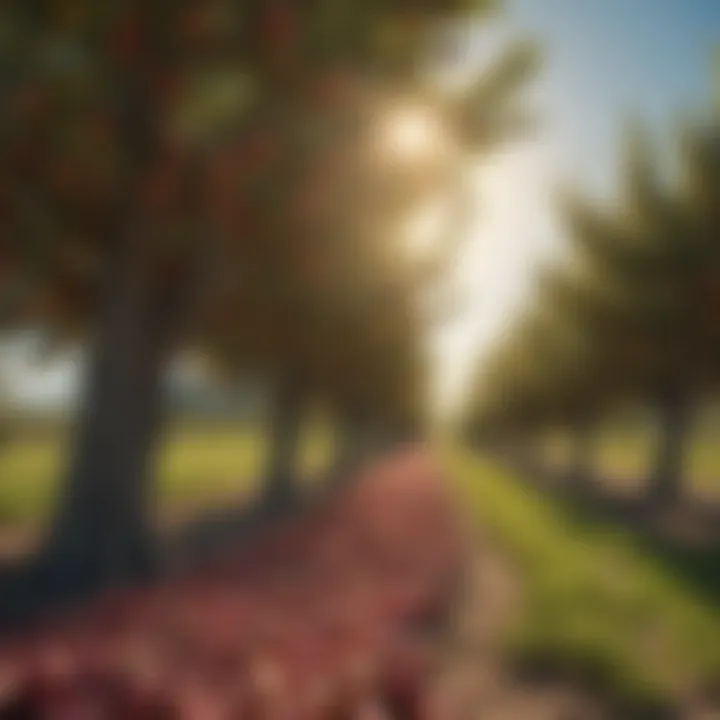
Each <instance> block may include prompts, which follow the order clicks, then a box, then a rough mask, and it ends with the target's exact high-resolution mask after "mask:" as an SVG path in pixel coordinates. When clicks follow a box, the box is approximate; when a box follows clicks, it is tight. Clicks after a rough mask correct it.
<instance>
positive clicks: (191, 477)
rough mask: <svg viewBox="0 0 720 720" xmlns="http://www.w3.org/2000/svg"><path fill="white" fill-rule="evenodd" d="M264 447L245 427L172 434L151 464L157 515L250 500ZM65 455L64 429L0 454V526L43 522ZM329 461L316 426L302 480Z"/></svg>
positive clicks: (307, 442) (304, 455) (307, 440)
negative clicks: (157, 497) (154, 474)
mask: <svg viewBox="0 0 720 720" xmlns="http://www.w3.org/2000/svg"><path fill="white" fill-rule="evenodd" d="M266 446H267V438H266V436H265V435H264V434H263V433H262V432H261V431H259V430H258V429H257V428H256V427H254V426H252V425H225V426H219V427H218V426H217V425H210V426H203V425H200V424H184V425H180V426H177V427H174V428H171V430H170V431H169V433H168V437H167V440H166V442H165V445H164V447H163V448H162V451H161V453H160V455H159V457H158V459H157V464H158V488H159V490H158V492H159V495H160V511H161V512H163V513H165V512H169V513H173V512H174V511H176V510H183V509H186V508H188V507H190V508H192V507H194V506H200V505H209V506H212V505H213V504H214V503H217V502H218V501H221V502H223V503H226V502H227V498H228V497H231V498H237V499H242V498H248V497H250V496H251V495H252V494H253V493H255V492H256V491H257V490H258V489H259V482H260V480H261V479H262V470H263V468H264V463H265V454H266V453H267V447H266ZM69 449H70V445H69V444H68V437H67V429H63V428H57V429H55V430H53V431H52V432H47V433H44V434H43V435H42V436H41V437H33V436H32V435H31V434H28V435H27V436H26V437H25V438H23V437H18V438H16V439H14V440H13V441H12V442H10V443H8V444H7V445H6V446H4V447H2V448H0V525H6V526H21V527H25V526H28V525H29V526H33V527H34V526H36V525H37V524H39V523H42V522H43V521H44V520H46V519H47V517H48V514H49V512H50V511H51V508H52V506H53V502H54V499H55V493H56V490H57V487H58V476H59V475H58V471H59V470H60V468H61V467H62V466H63V465H64V463H65V456H66V454H67V452H68V451H69ZM331 455H332V441H331V433H330V431H329V429H328V428H327V427H325V426H323V425H321V424H314V425H312V426H308V427H306V428H305V429H304V439H303V442H302V446H301V458H300V460H299V467H300V469H299V472H300V475H301V479H303V480H305V481H307V482H309V483H312V482H314V480H313V478H316V477H318V475H319V474H321V472H322V470H323V468H325V467H328V465H329V462H330V458H331Z"/></svg>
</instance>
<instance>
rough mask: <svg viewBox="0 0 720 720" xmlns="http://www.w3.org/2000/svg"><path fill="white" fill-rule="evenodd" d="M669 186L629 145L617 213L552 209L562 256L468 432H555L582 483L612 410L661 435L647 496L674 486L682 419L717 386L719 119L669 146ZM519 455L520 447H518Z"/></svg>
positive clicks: (649, 153) (503, 355)
mask: <svg viewBox="0 0 720 720" xmlns="http://www.w3.org/2000/svg"><path fill="white" fill-rule="evenodd" d="M678 144H679V149H680V152H679V153H678V157H679V161H680V162H679V170H678V172H677V175H676V179H675V181H673V182H670V181H668V180H667V179H665V178H666V177H667V174H663V170H664V168H661V167H660V163H659V162H658V161H657V159H656V153H655V152H654V150H653V148H651V147H650V146H649V143H648V141H647V135H644V134H643V133H641V132H640V131H636V132H634V133H632V136H631V141H630V143H629V144H628V151H627V153H626V160H625V173H624V177H625V184H624V193H623V195H624V198H623V202H622V203H620V204H619V205H618V206H616V207H612V206H608V205H605V206H599V205H598V204H597V203H593V202H590V201H588V200H586V199H581V198H578V197H577V195H573V196H572V197H568V198H566V199H565V203H564V211H565V216H566V218H567V220H568V227H569V229H570V236H571V238H572V248H571V258H570V261H569V262H566V263H564V264H562V265H560V266H554V267H552V268H551V269H550V271H549V272H546V274H545V275H544V276H543V277H542V279H541V283H540V289H539V292H538V294H537V297H536V299H535V300H536V302H535V303H534V304H533V306H532V307H531V308H529V309H528V310H527V312H525V314H524V316H523V317H522V319H521V320H520V321H519V322H518V324H517V325H516V326H515V327H514V328H513V329H512V330H511V332H510V333H509V336H508V337H506V338H505V342H504V343H501V344H500V346H499V348H498V350H497V352H496V355H495V357H494V358H492V359H491V360H490V362H489V363H488V365H487V366H486V367H484V368H483V369H482V372H480V373H478V376H477V378H476V392H475V402H474V405H473V407H472V408H471V409H470V412H469V425H470V430H471V432H472V433H474V434H476V436H477V434H478V433H486V434H488V433H490V434H492V433H493V432H494V433H495V434H496V435H497V434H502V435H504V436H505V437H506V438H507V436H508V435H510V436H514V437H515V438H516V439H517V438H519V437H524V438H526V439H527V438H530V437H531V436H533V435H535V434H536V432H537V431H538V430H543V429H547V428H549V427H563V426H564V427H566V428H568V429H569V431H570V432H571V434H572V437H573V438H574V442H573V445H574V448H575V449H574V453H573V457H574V460H573V468H572V471H571V474H572V476H573V478H574V479H575V480H576V481H578V482H584V481H586V480H587V479H588V477H589V475H590V472H591V463H592V431H593V428H594V427H595V426H596V425H597V423H598V421H599V420H600V419H602V417H603V416H604V415H605V414H606V413H608V412H610V411H612V410H613V409H614V408H617V407H619V406H622V405H623V404H628V403H631V404H636V403H642V404H644V405H646V406H648V407H649V408H651V409H652V410H653V411H654V413H655V416H656V417H657V420H658V427H659V430H660V433H659V440H658V448H657V457H656V461H655V467H654V471H653V473H652V477H651V480H650V495H651V496H652V497H654V498H655V499H656V500H658V501H660V502H672V501H674V500H675V499H677V498H678V496H679V494H680V492H681V488H682V471H683V459H684V456H685V451H686V448H687V443H688V438H689V434H690V432H691V430H692V422H693V416H694V413H695V411H696V409H697V407H698V406H699V404H700V402H701V401H702V399H703V397H705V396H712V395H713V394H714V393H715V392H716V390H717V381H718V379H719V378H720V312H719V311H720V304H719V303H720V214H719V212H718V210H719V208H720V121H719V119H718V117H717V114H714V115H713V114H711V116H710V117H709V118H706V119H704V120H700V121H697V122H695V123H694V124H692V126H690V127H688V128H687V129H686V130H685V131H684V132H683V133H682V136H681V138H680V142H679V143H678ZM524 447H525V448H526V449H527V444H525V445H524Z"/></svg>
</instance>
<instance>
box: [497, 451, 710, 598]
mask: <svg viewBox="0 0 720 720" xmlns="http://www.w3.org/2000/svg"><path fill="white" fill-rule="evenodd" d="M503 463H504V464H505V465H510V466H511V468H512V470H513V472H514V473H515V476H516V477H517V478H518V479H519V480H521V481H522V482H524V483H525V484H527V485H529V486H532V487H534V488H536V489H539V490H540V491H541V492H542V493H543V494H545V495H546V496H547V497H549V498H551V499H552V500H553V502H554V504H555V505H556V506H557V507H558V509H559V510H560V511H561V512H562V513H563V515H564V517H565V520H566V522H567V523H568V524H570V525H572V526H575V527H578V528H580V529H582V530H584V531H587V532H593V531H595V530H600V531H601V530H603V529H607V528H608V527H617V528H619V529H621V530H622V531H623V533H624V534H625V536H626V537H627V538H628V540H629V541H630V542H631V543H632V545H633V546H634V547H635V548H636V549H637V551H638V552H639V553H641V554H642V555H643V556H644V557H646V558H647V559H648V560H649V561H650V562H651V563H652V564H653V565H656V566H664V567H665V569H667V570H668V571H669V572H671V573H672V575H673V577H674V578H676V579H677V580H678V582H680V583H682V584H683V585H684V586H685V587H687V588H688V589H689V590H690V591H691V592H692V593H693V594H694V595H695V596H696V597H697V598H699V599H700V600H702V601H703V602H705V603H707V604H709V605H711V606H716V607H717V606H720V505H719V504H718V503H712V502H707V501H706V502H703V501H700V500H693V499H685V500H682V501H680V502H678V503H676V504H675V505H674V506H672V507H663V506H659V505H657V504H656V503H653V502H652V501H651V500H650V499H649V498H648V497H647V496H645V495H643V494H639V493H629V492H627V491H625V492H623V491H618V490H613V489H611V488H609V487H607V486H603V485H602V483H600V482H595V483H593V482H586V483H583V484H579V483H574V482H572V478H568V477H567V476H562V475H560V474H558V473H550V472H543V471H541V470H540V469H538V468H537V467H528V466H527V465H526V464H523V463H517V462H513V461H508V459H507V458H503Z"/></svg>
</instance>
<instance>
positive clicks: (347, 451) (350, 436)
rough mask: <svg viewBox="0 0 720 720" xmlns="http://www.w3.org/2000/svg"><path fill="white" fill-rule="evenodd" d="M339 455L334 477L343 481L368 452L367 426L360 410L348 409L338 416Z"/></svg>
mask: <svg viewBox="0 0 720 720" xmlns="http://www.w3.org/2000/svg"><path fill="white" fill-rule="evenodd" d="M337 422H338V433H337V436H338V443H337V447H338V449H337V455H336V459H335V463H334V469H333V477H334V478H335V479H337V480H339V481H343V480H345V479H346V478H348V476H352V474H353V472H354V471H355V470H356V469H357V467H358V466H359V465H360V463H362V461H363V459H364V457H365V455H366V454H367V452H368V437H367V428H366V426H365V423H364V422H363V420H362V415H361V414H360V413H358V412H353V411H351V410H348V411H346V412H344V413H343V414H341V415H340V417H339V418H338V421H337Z"/></svg>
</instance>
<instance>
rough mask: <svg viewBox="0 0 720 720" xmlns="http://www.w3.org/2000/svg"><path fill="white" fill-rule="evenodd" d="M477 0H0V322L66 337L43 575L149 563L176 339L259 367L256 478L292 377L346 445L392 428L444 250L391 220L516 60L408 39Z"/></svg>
mask: <svg viewBox="0 0 720 720" xmlns="http://www.w3.org/2000/svg"><path fill="white" fill-rule="evenodd" d="M492 4H493V3H489V2H479V3H478V2H474V3H465V2H461V1H460V0H457V1H455V2H453V1H452V0H443V1H440V2H438V1H436V2H428V1H427V0H381V1H375V2H364V1H363V2H360V1H357V2H353V1H351V0H347V1H343V2H339V1H338V2H335V1H333V2H322V1H321V0H182V1H180V0H169V1H167V2H166V1H163V0H161V1H159V2H153V3H148V2H144V1H142V0H130V1H129V2H128V1H126V0H123V1H122V2H114V1H108V2H96V0H76V1H75V2H67V1H65V0H12V1H11V2H7V3H3V7H2V10H1V11H0V13H1V17H0V23H1V24H2V25H3V28H4V31H3V34H2V38H1V39H0V94H1V95H2V105H3V108H4V111H3V114H2V117H1V118H0V158H1V159H0V276H1V277H2V280H1V281H0V283H1V286H2V293H1V295H2V297H0V315H1V317H0V322H1V323H3V325H4V326H5V327H27V326H33V327H41V328H43V329H44V330H45V331H46V332H47V333H48V334H49V336H51V337H52V338H53V339H54V341H55V342H57V343H63V342H68V341H81V342H84V343H87V344H89V345H90V346H91V348H92V354H91V356H92V361H91V366H90V370H89V377H88V382H87V389H86V394H85V400H84V403H83V405H82V409H81V417H80V420H79V423H78V428H77V432H76V440H75V449H74V452H73V454H72V459H71V463H70V468H69V471H68V473H67V477H66V480H65V483H64V485H63V490H62V492H61V493H60V495H59V500H58V507H57V512H56V514H55V519H54V521H53V523H52V525H51V527H50V531H49V533H48V537H47V541H46V543H45V545H44V548H43V551H42V552H41V554H40V561H39V565H38V567H39V570H38V573H37V576H38V577H39V578H41V579H42V581H43V583H44V586H45V587H46V588H51V589H54V588H56V587H59V586H63V587H66V588H67V589H68V590H72V591H73V592H74V591H76V590H78V589H84V588H95V587H98V586H101V585H104V584H106V583H107V582H111V581H115V580H117V579H122V578H125V577H127V576H129V575H134V574H136V573H138V572H141V571H143V570H144V569H146V568H148V567H150V566H152V564H153V563H152V555H153V531H152V523H151V517H152V498H153V494H154V492H153V478H152V473H151V467H152V463H151V458H152V454H153V451H154V449H155V447H156V445H157V441H158V438H159V436H160V431H161V428H162V422H163V412H162V408H163V398H162V393H161V382H160V381H161V376H162V373H163V369H164V367H165V366H166V365H167V362H168V359H169V358H171V357H172V356H173V355H175V354H176V353H178V352H180V351H182V350H184V349H187V348H190V349H192V350H199V351H201V352H203V353H204V354H205V355H206V356H207V357H209V358H210V359H211V360H212V362H213V363H214V365H215V367H216V368H218V369H220V370H222V371H224V372H227V373H229V374H237V373H243V372H247V371H252V372H253V374H255V375H258V374H260V375H262V377H264V378H265V379H266V380H267V382H268V384H269V385H270V386H271V387H272V388H273V389H274V395H275V397H274V401H273V407H274V412H273V420H272V435H273V447H274V450H273V462H272V470H271V482H270V483H269V491H268V493H269V499H270V501H271V502H273V503H282V502H284V501H286V500H287V499H288V497H289V496H290V495H291V492H292V489H291V484H290V482H291V478H292V461H293V454H294V448H295V445H296V443H297V438H298V428H299V425H300V423H301V420H302V411H303V407H304V406H305V404H306V403H307V401H308V400H310V399H312V400H321V401H324V402H325V403H326V405H327V406H328V407H329V408H330V409H331V410H332V411H333V412H334V413H335V415H336V417H337V418H338V423H339V424H341V426H342V427H344V428H347V429H348V433H349V435H348V442H349V444H354V440H355V439H356V438H357V437H358V435H359V433H360V432H361V431H362V434H363V435H364V436H365V437H367V436H368V435H369V434H372V435H374V436H378V435H379V434H380V433H382V435H383V436H384V437H387V436H388V434H389V433H392V434H396V433H397V432H398V431H401V432H407V431H408V430H410V431H413V430H417V429H418V426H419V423H421V421H422V416H423V410H424V407H423V405H424V401H423V394H424V387H425V367H424V356H423V327H424V324H425V322H426V320H427V318H426V316H425V314H426V309H427V308H426V303H425V300H426V299H427V298H426V294H427V290H428V288H430V287H431V286H432V285H433V284H434V283H435V281H436V280H437V279H438V278H440V277H441V276H442V273H443V271H444V268H445V266H446V260H447V259H448V255H449V253H448V252H447V246H446V244H445V243H443V242H438V243H436V247H437V248H438V252H437V253H434V254H433V257H425V256H423V257H421V256H419V255H418V256H412V255H409V254H407V253H404V252H403V245H402V232H401V228H402V227H404V225H405V224H406V221H407V218H408V216H409V215H410V214H412V213H413V212H415V211H416V210H417V209H418V208H421V207H423V206H424V205H425V204H426V203H428V202H430V201H433V202H434V201H437V200H438V198H440V199H442V200H443V201H444V202H446V203H448V205H449V207H450V214H451V215H459V214H461V213H462V210H463V208H462V206H461V205H462V203H460V202H459V197H461V193H459V191H458V185H459V179H460V178H461V177H462V165H463V159H464V157H465V154H466V153H467V152H468V151H469V150H473V151H485V150H487V149H488V148H489V147H490V146H491V145H492V144H494V143H495V142H496V141H497V140H498V139H499V138H500V137H501V136H502V135H503V134H504V133H505V131H506V130H507V129H508V128H512V127H515V126H516V125H517V122H516V121H517V120H518V118H519V108H518V106H517V103H516V90H517V87H518V85H519V83H520V82H521V81H522V80H523V79H524V77H525V76H526V74H527V71H528V70H529V69H530V67H531V65H532V59H533V55H532V53H531V52H528V50H527V49H526V48H524V47H521V48H513V49H511V50H510V51H509V52H508V53H507V55H505V56H503V57H502V58H500V59H499V60H498V62H497V63H496V64H494V65H493V66H492V68H491V69H490V70H486V71H484V72H482V73H479V72H475V71H474V70H476V69H473V72H471V73H469V76H468V82H467V83H466V84H464V85H463V86H462V87H460V88H458V87H455V86H448V85H444V84H442V83H438V82H437V81H436V79H437V75H436V74H435V73H434V72H429V71H430V70H434V69H436V66H437V64H438V61H437V58H436V57H433V54H432V53H431V52H430V51H431V49H436V48H437V47H438V44H437V42H436V39H437V37H436V36H437V33H438V29H439V28H442V27H445V25H444V24H443V23H444V22H445V21H451V20H455V21H457V26H458V27H462V26H463V25H464V23H466V22H467V13H469V12H483V11H487V10H489V9H490V6H491V5H492ZM441 21H442V23H441ZM448 27H452V26H448ZM405 109H410V111H411V112H413V113H416V114H418V113H419V114H424V116H426V117H427V118H430V119H432V126H433V127H434V128H435V130H434V135H435V138H434V140H433V142H432V143H426V144H424V145H423V146H422V148H419V150H421V151H418V152H415V153H411V154H409V155H408V154H404V153H402V152H400V151H399V150H398V151H397V152H395V151H394V148H392V147H391V148H383V142H382V135H383V127H385V125H386V124H387V123H391V122H392V118H393V117H394V115H395V113H396V111H405ZM417 117H419V115H417ZM379 136H380V137H379ZM438 138H439V139H440V140H441V142H436V140H437V139H438ZM447 229H448V228H445V230H447Z"/></svg>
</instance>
